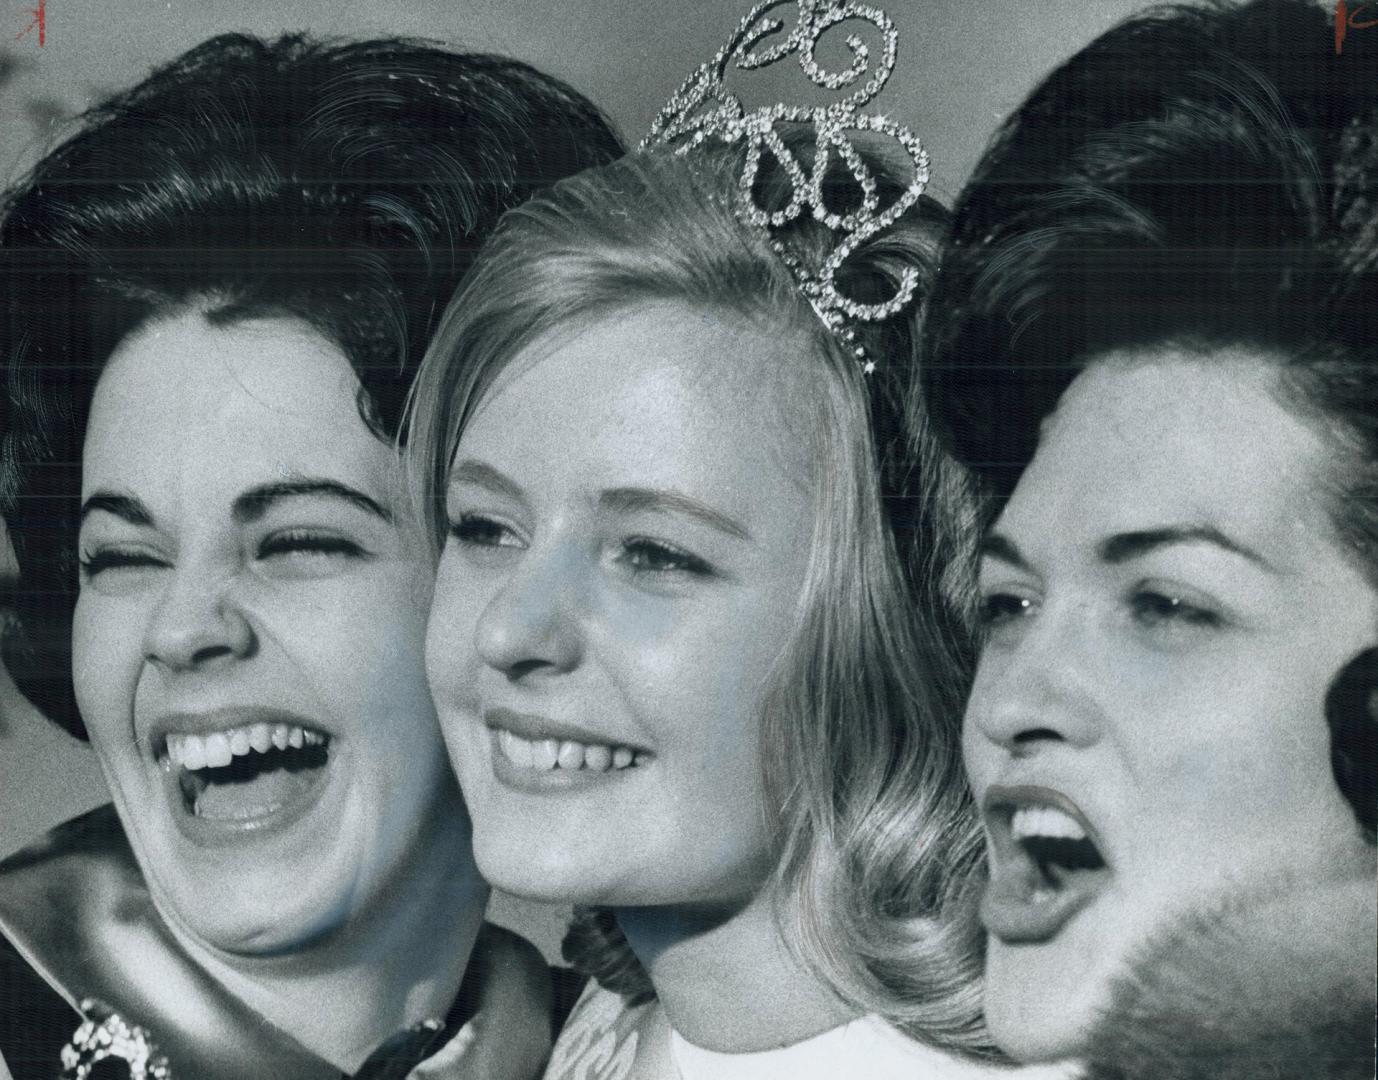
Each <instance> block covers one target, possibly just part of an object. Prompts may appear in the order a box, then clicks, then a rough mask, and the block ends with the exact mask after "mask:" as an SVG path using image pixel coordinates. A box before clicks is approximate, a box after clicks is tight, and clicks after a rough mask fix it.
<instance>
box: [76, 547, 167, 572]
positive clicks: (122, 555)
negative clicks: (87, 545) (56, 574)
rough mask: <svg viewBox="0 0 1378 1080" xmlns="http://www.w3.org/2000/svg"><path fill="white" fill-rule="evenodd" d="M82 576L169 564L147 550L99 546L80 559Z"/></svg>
mask: <svg viewBox="0 0 1378 1080" xmlns="http://www.w3.org/2000/svg"><path fill="white" fill-rule="evenodd" d="M77 562H78V564H79V565H80V567H81V572H82V576H84V577H88V578H89V577H95V576H96V575H98V574H102V573H104V572H106V571H107V570H132V569H138V568H145V567H157V566H165V565H167V564H166V562H164V561H163V560H162V559H159V558H157V557H156V556H154V555H152V554H150V553H148V552H146V551H139V550H135V549H130V548H118V547H109V548H99V549H97V550H96V551H93V552H91V553H90V554H83V555H82V556H81V557H80V558H79V559H78V560H77Z"/></svg>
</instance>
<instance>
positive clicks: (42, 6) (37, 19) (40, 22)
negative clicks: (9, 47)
mask: <svg viewBox="0 0 1378 1080" xmlns="http://www.w3.org/2000/svg"><path fill="white" fill-rule="evenodd" d="M24 14H25V15H32V16H33V19H32V20H31V21H30V22H29V25H28V26H26V27H24V29H23V30H21V31H19V33H17V34H15V35H14V40H15V41H18V40H19V39H20V38H22V37H23V36H24V35H25V34H28V33H29V32H30V31H32V30H33V28H34V27H38V47H39V48H40V49H41V48H43V46H44V45H46V44H47V43H48V0H38V6H37V7H32V8H29V9H28V10H27V11H25V12H24Z"/></svg>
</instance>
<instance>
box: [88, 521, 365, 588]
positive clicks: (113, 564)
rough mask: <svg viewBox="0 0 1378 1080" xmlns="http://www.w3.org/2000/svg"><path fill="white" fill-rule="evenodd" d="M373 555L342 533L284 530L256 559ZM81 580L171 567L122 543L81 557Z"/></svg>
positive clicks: (267, 540)
mask: <svg viewBox="0 0 1378 1080" xmlns="http://www.w3.org/2000/svg"><path fill="white" fill-rule="evenodd" d="M372 557H373V556H372V553H371V552H369V551H368V550H367V549H366V548H365V547H364V546H363V545H362V544H360V543H359V542H358V541H356V540H354V539H353V538H351V537H349V536H347V535H344V534H342V533H337V532H332V531H322V530H317V529H302V528H293V529H281V530H279V531H277V532H273V533H269V534H268V535H267V536H265V537H263V538H262V539H261V540H259V542H258V544H257V545H256V546H255V547H254V549H253V558H254V559H256V560H258V561H263V562H273V563H275V562H281V563H284V564H301V565H302V566H303V568H304V567H305V566H306V565H308V564H320V566H319V568H324V567H325V564H327V563H333V562H335V561H339V560H354V559H359V560H364V559H371V558H372ZM77 561H78V564H79V566H80V567H81V574H82V577H83V578H85V579H91V578H96V577H100V576H101V575H103V574H108V573H111V572H117V571H122V570H156V569H160V568H166V567H170V566H171V565H172V562H171V560H170V559H168V558H166V557H165V556H163V555H161V554H158V553H156V552H154V551H150V550H148V549H146V548H142V547H131V546H125V545H120V544H110V545H106V546H98V547H96V548H94V549H92V550H91V551H89V552H84V553H83V554H82V555H81V556H80V557H79V558H78V560H77Z"/></svg>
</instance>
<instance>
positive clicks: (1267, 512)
mask: <svg viewBox="0 0 1378 1080" xmlns="http://www.w3.org/2000/svg"><path fill="white" fill-rule="evenodd" d="M1325 461H1326V448H1325V443H1324V440H1323V438H1322V436H1321V435H1320V433H1319V432H1318V431H1316V430H1315V429H1314V428H1313V427H1312V426H1311V425H1310V424H1309V423H1307V422H1305V421H1303V420H1302V419H1300V418H1299V417H1298V416H1297V415H1296V414H1295V413H1293V412H1292V411H1290V410H1289V409H1288V408H1287V407H1286V406H1284V405H1283V404H1282V402H1281V400H1280V398H1279V397H1278V368H1277V364H1276V363H1275V362H1274V361H1273V360H1271V359H1270V358H1268V357H1265V356H1263V355H1261V354H1255V353H1251V352H1249V351H1247V350H1232V351H1228V352H1221V353H1215V354H1211V355H1198V354H1192V353H1189V352H1184V351H1181V350H1176V349H1161V350H1156V351H1143V352H1135V353H1124V354H1110V355H1108V356H1106V357H1103V358H1101V359H1099V360H1097V361H1095V362H1093V363H1092V364H1091V365H1089V366H1088V367H1087V368H1086V369H1085V370H1084V371H1083V372H1082V373H1081V374H1079V375H1078V376H1077V377H1076V379H1075V380H1074V381H1073V382H1072V384H1071V385H1070V386H1069V387H1068V389H1067V391H1066V392H1065V393H1064V394H1063V396H1062V399H1061V400H1060V401H1059V403H1058V406H1057V409H1056V410H1055V411H1054V412H1053V413H1052V414H1050V415H1049V416H1048V418H1047V419H1046V420H1045V421H1044V424H1043V427H1042V431H1041V434H1040V439H1039V446H1038V451H1037V453H1036V454H1035V456H1034V459H1033V461H1032V462H1031V463H1030V465H1029V467H1028V468H1027V469H1026V470H1025V472H1024V475H1023V476H1022V477H1021V478H1020V481H1019V484H1018V485H1017V487H1016V489H1015V492H1014V495H1013V496H1012V497H1011V499H1010V502H1009V504H1008V506H1007V507H1006V510H1005V513H1004V514H1003V515H1002V517H1001V521H1000V526H999V527H1000V531H1002V532H1011V533H1019V532H1023V531H1028V532H1030V533H1033V534H1038V533H1040V532H1043V533H1045V534H1050V535H1055V536H1057V537H1059V538H1062V539H1065V540H1072V541H1075V540H1078V539H1080V540H1085V541H1087V542H1089V543H1093V542H1096V541H1098V540H1099V539H1101V538H1102V537H1104V536H1105V535H1108V534H1113V533H1118V532H1128V531H1134V530H1138V529H1145V528H1154V527H1160V526H1163V525H1168V524H1211V525H1215V526H1217V527H1221V528H1224V529H1226V531H1229V532H1232V533H1233V534H1235V535H1236V538H1237V539H1243V538H1244V537H1245V536H1247V537H1249V538H1251V539H1250V541H1249V542H1250V543H1251V545H1252V544H1253V543H1254V542H1272V543H1276V544H1279V545H1281V546H1283V547H1287V546H1290V545H1294V544H1296V543H1298V542H1314V541H1315V540H1317V539H1318V538H1320V537H1321V536H1322V535H1324V536H1326V537H1327V538H1328V536H1329V529H1328V526H1327V517H1326V513H1325V508H1324V500H1323V499H1322V498H1321V497H1319V496H1318V491H1320V490H1321V489H1322V486H1323V480H1324V476H1325V469H1324V463H1325ZM1051 522H1056V523H1057V527H1056V529H1054V530H1049V529H1045V528H1044V526H1046V525H1049V524H1050V523H1051ZM1239 534H1243V536H1241V535H1239ZM1021 543H1023V539H1022V538H1021Z"/></svg>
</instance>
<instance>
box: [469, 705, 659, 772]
mask: <svg viewBox="0 0 1378 1080" xmlns="http://www.w3.org/2000/svg"><path fill="white" fill-rule="evenodd" d="M483 719H484V724H485V725H486V726H487V727H488V728H489V729H490V730H491V731H492V732H493V734H494V736H495V739H494V742H495V744H496V746H497V750H498V753H499V754H500V755H501V756H502V758H503V759H504V761H505V763H506V764H508V765H512V766H515V767H516V768H518V769H522V770H531V771H533V772H535V773H565V774H572V773H584V774H597V773H607V772H621V771H623V770H625V769H630V768H633V767H635V766H637V765H640V764H642V763H643V762H644V761H645V760H646V759H647V758H648V756H649V755H648V754H647V752H646V751H644V750H642V749H640V748H639V747H635V746H630V745H627V744H625V743H620V742H617V741H615V740H613V739H610V738H606V737H604V736H602V735H600V734H597V733H595V732H592V731H587V730H585V729H584V728H582V727H579V726H576V725H572V724H564V723H560V722H558V721H554V720H549V719H546V718H545V717H542V716H533V715H531V714H528V713H517V712H513V711H511V710H509V709H490V710H488V711H487V712H485V713H484V717H483Z"/></svg>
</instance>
